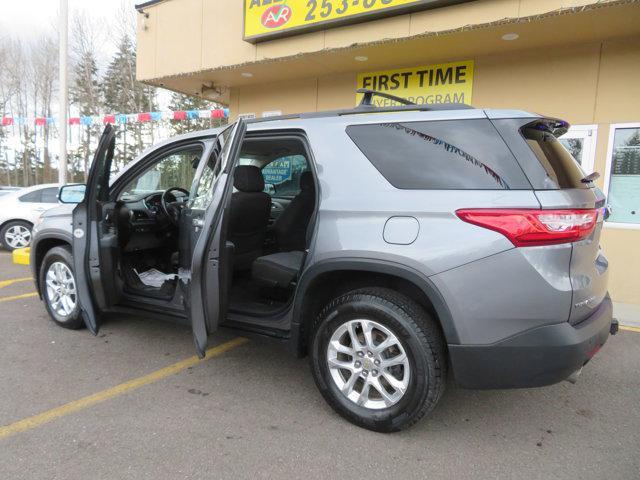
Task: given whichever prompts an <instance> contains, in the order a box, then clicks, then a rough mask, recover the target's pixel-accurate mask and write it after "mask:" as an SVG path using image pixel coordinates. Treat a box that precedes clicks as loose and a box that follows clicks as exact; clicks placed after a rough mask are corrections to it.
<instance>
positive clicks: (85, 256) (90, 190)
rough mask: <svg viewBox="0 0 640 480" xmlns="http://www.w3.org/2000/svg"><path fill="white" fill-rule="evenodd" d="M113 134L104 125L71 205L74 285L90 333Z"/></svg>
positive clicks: (95, 322) (94, 329)
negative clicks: (79, 191)
mask: <svg viewBox="0 0 640 480" xmlns="http://www.w3.org/2000/svg"><path fill="white" fill-rule="evenodd" d="M115 137H116V132H115V129H114V128H113V127H112V126H111V125H107V126H106V127H105V129H104V132H103V133H102V137H101V138H100V143H99V144H98V150H97V151H96V154H95V156H94V158H93V163H92V164H91V168H90V170H89V176H88V178H87V188H86V190H85V195H84V200H82V201H81V202H80V203H79V204H78V205H77V206H76V207H75V208H74V209H73V268H74V270H75V275H76V288H77V292H78V300H79V303H80V309H81V310H82V316H83V318H84V322H85V324H86V325H87V328H88V329H89V331H91V333H93V334H94V335H95V334H97V333H98V329H99V327H100V322H99V313H98V310H97V308H96V297H98V298H103V297H104V292H103V291H102V290H103V289H102V285H103V282H102V279H101V272H100V251H99V236H98V234H99V232H98V224H99V222H100V221H101V220H102V218H101V217H102V208H101V206H102V202H105V201H107V200H108V197H109V173H110V170H111V161H112V160H113V151H114V148H115ZM105 273H106V274H109V273H110V272H105Z"/></svg>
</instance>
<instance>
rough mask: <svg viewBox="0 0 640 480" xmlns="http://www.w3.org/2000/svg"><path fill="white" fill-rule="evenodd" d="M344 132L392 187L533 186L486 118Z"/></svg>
mask: <svg viewBox="0 0 640 480" xmlns="http://www.w3.org/2000/svg"><path fill="white" fill-rule="evenodd" d="M347 134H348V135H349V136H350V137H351V139H352V140H353V141H354V142H355V143H356V145H357V146H358V147H359V148H360V150H362V152H363V153H364V154H365V155H366V156H367V158H368V159H369V161H371V163H372V164H373V165H374V166H375V167H376V168H377V169H378V171H379V172H380V173H381V174H382V175H383V176H384V177H385V178H386V179H387V180H388V181H389V183H391V184H392V185H393V186H394V187H396V188H403V189H423V190H460V189H464V190H508V189H529V188H531V185H530V184H529V183H528V181H527V179H526V177H525V176H524V173H523V172H522V170H521V169H520V167H519V165H518V164H517V162H516V161H515V158H514V157H513V155H512V154H511V152H510V151H509V149H508V148H507V147H506V145H505V144H504V142H503V141H502V139H501V138H500V136H499V135H498V133H497V132H496V130H495V128H494V127H493V125H491V123H490V122H489V121H488V120H463V121H460V120H452V121H437V122H436V121H434V122H411V123H380V124H373V125H352V126H350V127H347Z"/></svg>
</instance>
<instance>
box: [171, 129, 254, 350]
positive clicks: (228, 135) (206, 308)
mask: <svg viewBox="0 0 640 480" xmlns="http://www.w3.org/2000/svg"><path fill="white" fill-rule="evenodd" d="M245 130H246V125H245V123H244V121H243V120H242V119H240V120H238V121H237V122H236V123H235V124H234V125H232V126H231V127H229V128H228V129H226V130H224V131H223V132H221V133H220V134H219V135H218V138H217V140H216V141H217V143H218V147H219V148H216V149H214V151H215V153H214V157H210V156H207V157H206V158H203V159H202V162H206V163H205V164H204V166H201V168H199V169H198V170H199V173H198V175H199V176H198V179H197V180H196V182H194V185H195V188H194V194H193V198H192V199H191V200H190V202H189V206H188V207H187V208H186V209H185V210H183V212H182V215H183V216H184V218H183V220H182V223H181V225H183V228H184V230H183V231H181V233H180V235H181V237H183V238H182V242H181V245H182V247H181V252H180V255H181V264H182V265H189V269H188V271H186V272H184V271H183V272H182V275H181V282H180V284H181V287H182V288H183V294H184V302H185V309H186V311H187V316H188V317H189V319H190V321H191V325H192V328H193V338H194V342H195V346H196V351H197V352H198V355H199V356H200V357H201V358H202V357H204V355H205V350H206V347H207V338H208V336H209V335H210V334H211V333H212V332H213V331H215V329H216V328H217V326H218V322H219V320H220V318H222V317H223V316H224V313H225V312H224V305H225V303H223V302H222V301H221V300H222V296H221V292H226V281H227V268H226V267H227V266H228V265H221V262H223V263H224V264H227V263H228V262H229V261H230V259H229V258H228V257H229V255H228V248H227V247H226V245H225V247H224V248H222V245H221V243H222V238H223V233H224V232H223V222H222V219H223V217H224V215H223V213H224V211H223V210H224V209H223V204H224V203H225V202H224V200H225V199H226V198H227V196H228V195H229V194H230V193H231V191H232V188H233V182H232V181H230V177H231V175H232V165H233V161H234V160H235V159H236V158H237V156H238V155H239V153H240V146H241V145H242V140H243V138H244V133H245ZM218 152H219V153H218ZM212 160H213V161H212ZM188 255H190V257H191V258H190V259H189V257H188Z"/></svg>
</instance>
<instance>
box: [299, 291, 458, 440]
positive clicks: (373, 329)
mask: <svg viewBox="0 0 640 480" xmlns="http://www.w3.org/2000/svg"><path fill="white" fill-rule="evenodd" d="M313 331H314V336H313V341H312V344H311V345H312V347H311V355H310V361H311V369H312V372H313V376H314V380H315V382H316V385H317V386H318V388H319V390H320V392H321V393H322V395H323V396H324V398H325V400H327V402H328V403H329V404H330V405H331V406H332V407H333V409H334V410H336V411H337V412H338V413H339V414H340V415H342V416H343V417H345V418H346V419H347V420H349V421H350V422H352V423H354V424H356V425H359V426H361V427H364V428H367V429H369V430H374V431H378V432H393V431H398V430H402V429H403V428H406V427H409V426H411V425H413V424H414V423H416V422H417V421H418V420H420V419H421V418H422V417H423V416H424V415H425V414H426V413H428V412H430V411H431V410H433V408H434V407H435V406H436V404H437V402H438V400H439V399H440V397H441V396H442V393H443V392H444V386H445V374H446V359H445V353H444V342H443V339H442V335H441V334H440V330H439V328H438V326H437V324H436V323H435V321H434V320H433V319H432V318H431V317H430V316H429V315H428V314H427V313H426V312H425V311H424V309H423V308H421V307H420V306H419V305H418V304H417V303H415V302H414V301H412V300H411V299H409V298H408V297H406V296H404V295H401V294H398V293H396V292H394V291H392V290H388V289H385V288H367V289H360V290H354V291H352V292H349V293H346V294H344V295H342V296H340V297H338V298H336V299H334V300H333V301H332V302H331V303H330V304H329V305H327V306H326V307H325V308H324V309H323V310H322V312H321V313H320V315H319V316H318V318H317V320H316V323H315V325H314V330H313Z"/></svg>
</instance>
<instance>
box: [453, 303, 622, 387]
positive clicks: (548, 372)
mask: <svg viewBox="0 0 640 480" xmlns="http://www.w3.org/2000/svg"><path fill="white" fill-rule="evenodd" d="M612 313H613V309H612V304H611V298H610V297H609V295H607V296H606V297H605V299H604V300H603V302H602V303H601V304H600V306H599V307H598V308H597V309H596V310H595V311H594V312H593V313H592V314H591V316H590V317H588V318H587V319H586V320H584V321H582V322H580V323H579V324H577V325H575V326H572V325H570V324H569V323H568V322H566V323H561V324H555V325H547V326H544V327H538V328H534V329H533V330H529V331H526V332H524V333H520V334H518V335H515V336H513V337H510V338H508V339H507V340H503V341H501V342H498V343H495V344H492V345H449V346H448V347H449V356H450V359H451V364H452V368H453V372H454V376H455V380H456V383H457V384H458V385H459V386H461V387H463V388H477V389H488V388H526V387H541V386H544V385H551V384H553V383H557V382H559V381H561V380H564V379H566V378H567V377H569V376H570V375H571V374H572V373H573V372H575V371H576V370H578V369H579V368H580V367H582V366H583V365H584V364H585V363H587V362H588V361H589V360H590V359H591V357H593V355H594V354H595V353H596V352H597V351H598V349H599V348H600V347H601V346H602V345H604V343H605V342H606V341H607V338H608V337H609V332H610V330H611V329H612V327H611V324H612Z"/></svg>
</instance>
